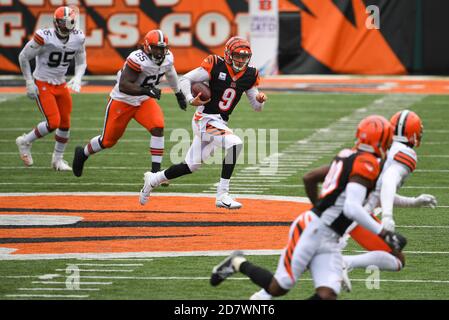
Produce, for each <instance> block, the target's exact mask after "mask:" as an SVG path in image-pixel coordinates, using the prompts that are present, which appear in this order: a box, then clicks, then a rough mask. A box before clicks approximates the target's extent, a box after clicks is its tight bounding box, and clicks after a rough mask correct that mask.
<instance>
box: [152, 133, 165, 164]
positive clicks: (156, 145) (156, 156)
mask: <svg viewBox="0 0 449 320" xmlns="http://www.w3.org/2000/svg"><path fill="white" fill-rule="evenodd" d="M150 153H151V162H157V163H162V156H163V155H164V137H156V136H151V140H150Z"/></svg>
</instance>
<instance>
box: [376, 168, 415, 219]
mask: <svg viewBox="0 0 449 320" xmlns="http://www.w3.org/2000/svg"><path fill="white" fill-rule="evenodd" d="M408 173H409V171H408V169H406V168H405V167H404V166H403V165H400V164H397V163H393V164H392V165H391V166H389V167H388V168H387V170H386V171H385V172H384V174H383V177H382V187H381V189H380V204H381V206H382V217H388V218H393V205H394V198H395V196H396V191H397V189H398V187H399V186H400V185H401V181H402V180H403V179H405V177H406V176H407V175H408Z"/></svg>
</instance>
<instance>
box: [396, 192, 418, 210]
mask: <svg viewBox="0 0 449 320" xmlns="http://www.w3.org/2000/svg"><path fill="white" fill-rule="evenodd" d="M394 206H395V207H403V208H407V207H416V198H415V197H406V196H400V195H398V194H397V195H395V196H394Z"/></svg>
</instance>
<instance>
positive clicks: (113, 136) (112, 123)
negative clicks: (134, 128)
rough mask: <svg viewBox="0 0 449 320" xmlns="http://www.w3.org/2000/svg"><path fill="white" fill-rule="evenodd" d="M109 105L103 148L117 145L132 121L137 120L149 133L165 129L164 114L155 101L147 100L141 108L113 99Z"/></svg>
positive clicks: (102, 140) (102, 139)
mask: <svg viewBox="0 0 449 320" xmlns="http://www.w3.org/2000/svg"><path fill="white" fill-rule="evenodd" d="M108 105H109V108H108V111H107V112H106V116H105V125H104V129H103V133H102V135H101V145H102V147H103V148H110V147H112V146H114V145H115V144H116V143H117V141H118V140H119V139H120V138H121V137H122V135H123V133H124V132H125V130H126V127H127V126H128V123H129V121H131V119H135V120H136V121H137V122H138V123H139V124H140V125H141V126H142V127H144V128H145V129H147V130H148V131H150V130H151V129H153V128H164V114H163V113H162V110H161V107H160V106H159V105H158V104H157V102H156V101H155V100H154V99H151V98H150V99H148V100H145V101H144V102H142V103H141V104H140V106H132V105H130V104H127V103H125V102H122V101H118V100H113V99H111V102H110V103H109V102H108Z"/></svg>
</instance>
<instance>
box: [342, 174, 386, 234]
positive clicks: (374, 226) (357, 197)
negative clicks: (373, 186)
mask: <svg viewBox="0 0 449 320" xmlns="http://www.w3.org/2000/svg"><path fill="white" fill-rule="evenodd" d="M366 192H367V189H366V187H364V186H362V185H361V184H359V183H355V182H350V183H348V185H347V186H346V200H345V203H344V206H343V212H344V214H345V215H346V216H347V217H348V218H350V219H352V220H354V221H356V222H357V223H358V224H360V225H361V226H362V227H365V228H366V229H368V230H369V231H371V232H373V233H375V234H379V233H380V232H381V231H382V225H381V224H379V223H377V222H376V221H375V220H374V219H373V218H371V216H370V215H369V213H368V212H366V210H364V209H363V207H362V204H363V201H364V200H365V197H366Z"/></svg>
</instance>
